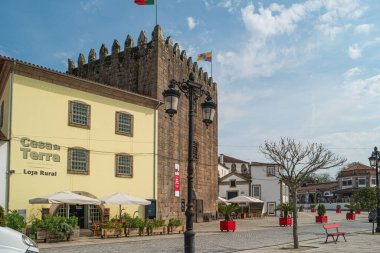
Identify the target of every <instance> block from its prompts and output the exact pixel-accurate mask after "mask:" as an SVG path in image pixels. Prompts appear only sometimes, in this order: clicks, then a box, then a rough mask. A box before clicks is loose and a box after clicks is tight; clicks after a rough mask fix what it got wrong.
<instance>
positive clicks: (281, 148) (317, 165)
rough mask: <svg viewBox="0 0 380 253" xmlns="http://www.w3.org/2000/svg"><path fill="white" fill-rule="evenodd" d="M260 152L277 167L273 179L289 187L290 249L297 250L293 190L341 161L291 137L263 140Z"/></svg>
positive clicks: (295, 200) (320, 149)
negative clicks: (290, 212)
mask: <svg viewBox="0 0 380 253" xmlns="http://www.w3.org/2000/svg"><path fill="white" fill-rule="evenodd" d="M259 150H260V152H261V153H262V154H264V155H265V157H266V158H267V159H269V160H271V161H272V162H273V163H276V164H278V166H279V167H280V169H279V173H278V175H277V174H276V176H277V177H278V178H279V179H280V180H281V181H282V182H283V183H284V184H285V185H286V186H288V187H289V193H290V196H291V202H292V205H293V241H294V248H295V249H298V248H299V242H298V232H297V228H298V226H297V189H298V188H299V187H300V186H302V184H303V182H304V181H305V179H306V178H307V177H308V176H310V174H312V173H314V172H316V171H318V170H321V169H330V168H333V167H336V166H341V165H343V164H344V163H345V162H346V159H345V158H342V157H338V156H336V155H335V154H333V153H332V152H331V151H329V150H328V149H326V148H325V147H324V146H323V145H322V144H317V143H311V144H310V143H308V144H306V145H303V144H302V143H300V142H298V143H297V142H296V141H295V140H294V139H291V138H284V137H282V138H281V139H280V140H279V141H277V142H276V141H265V144H264V145H262V146H260V148H259Z"/></svg>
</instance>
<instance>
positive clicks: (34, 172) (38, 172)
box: [23, 169, 57, 177]
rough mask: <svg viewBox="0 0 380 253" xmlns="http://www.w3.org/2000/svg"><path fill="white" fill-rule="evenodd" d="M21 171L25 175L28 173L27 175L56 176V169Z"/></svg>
mask: <svg viewBox="0 0 380 253" xmlns="http://www.w3.org/2000/svg"><path fill="white" fill-rule="evenodd" d="M23 173H24V174H25V175H29V176H51V177H56V176H57V172H56V171H45V170H27V169H24V172H23Z"/></svg>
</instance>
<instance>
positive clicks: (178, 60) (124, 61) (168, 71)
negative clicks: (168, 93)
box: [68, 26, 218, 221]
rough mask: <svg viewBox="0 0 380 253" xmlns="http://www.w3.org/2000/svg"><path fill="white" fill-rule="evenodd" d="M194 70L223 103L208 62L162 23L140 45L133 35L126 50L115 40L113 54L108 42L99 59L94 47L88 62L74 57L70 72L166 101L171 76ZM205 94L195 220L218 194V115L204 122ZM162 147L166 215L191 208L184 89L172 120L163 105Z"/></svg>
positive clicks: (161, 195) (160, 179)
mask: <svg viewBox="0 0 380 253" xmlns="http://www.w3.org/2000/svg"><path fill="white" fill-rule="evenodd" d="M191 72H193V73H194V74H195V77H196V80H195V81H196V82H197V83H200V84H202V85H203V89H205V90H208V91H209V92H210V93H211V96H212V98H213V100H214V101H215V102H216V103H217V85H216V83H214V82H213V79H212V78H211V77H210V78H209V77H208V74H207V73H206V72H203V70H202V68H198V65H197V63H196V62H194V63H193V61H192V59H191V57H189V58H188V57H187V56H186V52H185V51H184V50H183V51H180V47H179V45H178V44H177V43H176V44H174V45H173V42H172V39H171V38H170V37H167V38H166V39H165V37H164V35H163V32H162V29H161V27H160V26H156V27H155V29H154V31H153V33H152V39H151V40H150V41H148V38H147V36H146V34H145V32H144V31H142V32H141V33H140V36H139V38H138V41H137V45H136V46H135V45H134V41H133V39H132V37H131V36H130V35H128V36H127V38H126V40H125V43H124V51H121V50H120V44H119V42H118V41H116V40H115V41H114V43H113V45H112V50H111V54H110V55H109V52H108V49H107V47H106V46H105V45H104V44H102V46H101V48H100V51H99V59H97V57H96V53H95V50H94V49H91V50H90V53H89V56H88V62H87V63H86V61H85V57H84V55H83V54H80V55H79V58H78V66H77V67H75V64H74V62H73V61H72V60H69V67H68V73H69V74H73V75H76V76H79V77H82V78H86V79H90V80H93V81H96V82H99V83H104V84H106V85H111V86H114V87H117V88H120V89H126V90H129V91H132V92H135V93H138V94H141V95H144V96H150V97H153V98H156V99H158V100H161V101H163V96H162V92H163V91H164V90H165V89H167V88H168V84H169V83H170V80H172V79H175V80H177V81H181V80H187V79H188V77H189V74H190V73H191ZM203 101H204V97H202V98H200V99H199V100H198V102H197V105H196V114H195V117H194V125H195V126H194V129H195V136H194V139H195V142H194V144H193V145H194V149H195V151H196V154H195V158H196V161H195V163H194V192H195V196H196V199H194V203H195V204H196V205H195V206H194V209H195V210H194V211H195V212H196V216H195V218H194V220H195V221H202V220H203V214H204V213H212V214H214V213H215V211H216V199H217V194H218V168H217V161H218V149H217V144H218V131H217V130H218V121H217V116H216V117H215V119H214V122H213V123H212V124H211V125H210V126H209V127H208V128H206V127H205V125H204V124H203V122H202V112H201V108H200V104H201V103H202V102H203ZM157 120H158V121H157V122H158V133H157V140H158V143H157V145H158V148H157V168H156V173H157V212H156V213H157V216H158V217H160V216H161V217H162V218H164V219H168V218H171V217H177V216H178V217H180V218H182V219H184V217H185V212H184V211H183V210H182V209H181V200H182V199H184V200H185V202H187V151H188V99H187V98H186V97H185V95H184V94H182V96H181V98H180V102H179V106H178V113H177V114H176V115H175V116H174V117H173V119H172V120H170V119H169V116H168V115H167V114H166V113H165V110H164V106H160V107H159V108H158V118H157ZM175 164H179V166H180V197H175V195H174V168H175Z"/></svg>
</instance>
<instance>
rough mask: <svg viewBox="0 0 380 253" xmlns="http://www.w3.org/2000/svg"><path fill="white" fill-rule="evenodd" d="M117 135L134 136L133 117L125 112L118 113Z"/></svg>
mask: <svg viewBox="0 0 380 253" xmlns="http://www.w3.org/2000/svg"><path fill="white" fill-rule="evenodd" d="M116 133H117V134H122V135H127V136H132V135H133V115H132V114H129V113H125V112H116Z"/></svg>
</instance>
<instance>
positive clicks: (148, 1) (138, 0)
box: [135, 0, 154, 5]
mask: <svg viewBox="0 0 380 253" xmlns="http://www.w3.org/2000/svg"><path fill="white" fill-rule="evenodd" d="M135 4H138V5H153V4H154V0H135Z"/></svg>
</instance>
